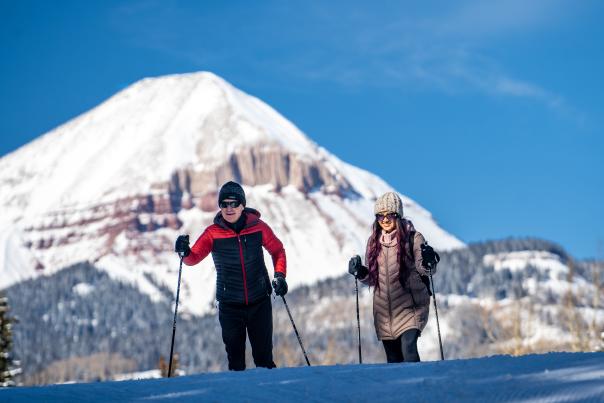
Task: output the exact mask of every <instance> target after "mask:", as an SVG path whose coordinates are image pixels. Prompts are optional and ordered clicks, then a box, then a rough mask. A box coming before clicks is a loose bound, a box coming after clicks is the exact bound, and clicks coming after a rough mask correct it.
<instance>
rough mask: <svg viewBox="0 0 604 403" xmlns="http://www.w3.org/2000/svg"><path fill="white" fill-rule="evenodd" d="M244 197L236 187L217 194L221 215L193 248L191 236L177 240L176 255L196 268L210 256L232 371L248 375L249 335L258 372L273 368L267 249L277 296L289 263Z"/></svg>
mask: <svg viewBox="0 0 604 403" xmlns="http://www.w3.org/2000/svg"><path fill="white" fill-rule="evenodd" d="M245 204H246V203H245V192H244V191H243V188H242V187H241V185H239V184H238V183H235V182H227V183H225V184H224V185H223V186H222V188H221V189H220V192H219V194H218V205H219V207H220V211H219V212H218V213H217V214H216V217H214V224H212V225H210V226H209V227H207V228H206V229H205V230H204V232H203V233H202V234H201V236H200V237H199V239H197V241H196V242H195V244H194V245H193V247H192V248H190V247H189V238H188V236H187V235H181V236H179V237H178V239H177V240H176V247H175V250H176V252H178V253H180V254H182V255H183V256H184V258H183V262H184V263H185V264H186V265H188V266H193V265H195V264H197V263H199V262H200V261H202V260H203V259H204V258H205V257H206V256H207V255H208V254H209V253H210V252H211V253H212V258H213V259H214V265H215V266H216V299H217V300H218V303H219V304H218V318H219V321H220V326H221V328H222V340H223V342H224V345H225V349H226V352H227V357H228V361H229V370H234V371H243V370H244V369H245V336H246V331H247V335H248V337H249V340H250V345H251V346H252V356H253V357H254V364H256V366H257V367H264V368H274V367H275V363H274V362H273V316H272V306H271V299H270V295H271V293H272V289H271V283H270V279H269V276H268V272H267V270H266V265H265V264H264V255H263V252H262V247H264V248H266V250H267V251H268V252H269V253H270V255H271V257H272V260H273V266H274V270H275V274H274V278H275V281H274V282H273V287H274V289H275V293H276V294H277V295H285V294H286V293H287V282H286V281H285V274H286V259H285V250H284V249H283V244H282V243H281V241H280V240H279V239H278V238H277V237H276V236H275V234H274V233H273V231H272V230H271V228H270V227H269V226H268V225H267V224H266V223H265V222H264V221H262V220H260V213H259V212H258V211H257V210H254V209H252V208H248V207H245Z"/></svg>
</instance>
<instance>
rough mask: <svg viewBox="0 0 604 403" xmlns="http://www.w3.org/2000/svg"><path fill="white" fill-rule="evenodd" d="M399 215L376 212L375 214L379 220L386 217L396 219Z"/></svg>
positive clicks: (391, 219) (389, 219)
mask: <svg viewBox="0 0 604 403" xmlns="http://www.w3.org/2000/svg"><path fill="white" fill-rule="evenodd" d="M397 217H398V214H397V213H388V214H376V215H375V219H376V220H378V221H379V222H382V221H384V220H385V219H386V218H388V221H394V220H395V219H396V218H397Z"/></svg>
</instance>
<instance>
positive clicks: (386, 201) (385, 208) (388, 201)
mask: <svg viewBox="0 0 604 403" xmlns="http://www.w3.org/2000/svg"><path fill="white" fill-rule="evenodd" d="M373 212H374V213H375V214H378V213H384V212H388V213H397V214H398V215H399V216H400V217H402V216H403V202H402V201H401V198H400V197H399V196H398V195H397V194H396V193H394V192H388V193H384V194H383V195H381V196H380V197H378V199H377V200H376V201H375V205H374V207H373Z"/></svg>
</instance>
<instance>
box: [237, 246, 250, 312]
mask: <svg viewBox="0 0 604 403" xmlns="http://www.w3.org/2000/svg"><path fill="white" fill-rule="evenodd" d="M244 240H245V238H244ZM237 241H238V242H239V259H240V260H241V272H242V273H243V295H244V297H245V304H246V305H248V300H247V278H246V275H245V263H244V262H243V247H242V246H241V237H240V236H239V234H237Z"/></svg>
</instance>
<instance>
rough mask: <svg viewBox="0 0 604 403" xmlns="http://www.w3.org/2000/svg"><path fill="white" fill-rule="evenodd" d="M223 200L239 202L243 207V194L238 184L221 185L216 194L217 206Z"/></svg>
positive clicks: (230, 182)
mask: <svg viewBox="0 0 604 403" xmlns="http://www.w3.org/2000/svg"><path fill="white" fill-rule="evenodd" d="M225 199H233V200H237V201H239V202H240V203H241V204H243V206H245V192H244V191H243V188H242V187H241V185H240V184H238V183H237V182H233V181H229V182H227V183H225V184H224V185H222V187H221V188H220V192H219V193H218V204H220V202H221V201H223V200H225Z"/></svg>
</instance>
